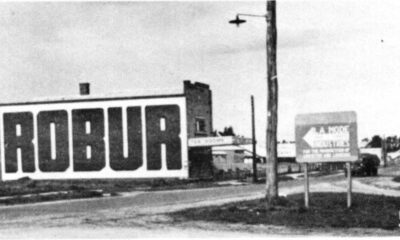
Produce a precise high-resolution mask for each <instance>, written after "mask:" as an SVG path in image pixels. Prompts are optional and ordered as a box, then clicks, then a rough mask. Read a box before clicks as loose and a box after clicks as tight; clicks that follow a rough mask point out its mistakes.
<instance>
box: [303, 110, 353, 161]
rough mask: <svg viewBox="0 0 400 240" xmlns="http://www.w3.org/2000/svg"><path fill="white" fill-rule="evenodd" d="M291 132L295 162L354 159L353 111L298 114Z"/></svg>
mask: <svg viewBox="0 0 400 240" xmlns="http://www.w3.org/2000/svg"><path fill="white" fill-rule="evenodd" d="M295 131H296V133H295V135H296V161H297V162H308V163H312V162H314V163H315V162H349V161H356V160H357V159H358V147H357V142H358V141H357V116H356V113H355V112H353V111H349V112H330V113H313V114H299V115H297V116H296V119H295Z"/></svg>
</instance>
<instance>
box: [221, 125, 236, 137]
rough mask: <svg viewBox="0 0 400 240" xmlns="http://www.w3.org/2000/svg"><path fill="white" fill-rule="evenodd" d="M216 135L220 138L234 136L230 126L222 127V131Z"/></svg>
mask: <svg viewBox="0 0 400 240" xmlns="http://www.w3.org/2000/svg"><path fill="white" fill-rule="evenodd" d="M218 133H219V135H220V136H236V134H235V132H234V131H233V127H232V126H229V127H224V131H222V132H218Z"/></svg>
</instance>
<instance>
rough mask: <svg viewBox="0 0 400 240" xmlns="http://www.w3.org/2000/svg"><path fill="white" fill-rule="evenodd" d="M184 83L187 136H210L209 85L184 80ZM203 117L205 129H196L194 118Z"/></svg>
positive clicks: (210, 95) (211, 127)
mask: <svg viewBox="0 0 400 240" xmlns="http://www.w3.org/2000/svg"><path fill="white" fill-rule="evenodd" d="M183 84H184V94H185V96H186V106H187V108H186V109H187V120H188V121H187V125H188V137H189V138H193V137H207V136H211V134H212V131H213V126H212V92H211V90H210V87H209V86H208V85H207V84H204V83H198V82H195V83H191V82H190V81H188V80H186V81H184V82H183ZM200 119H204V121H205V130H204V131H196V130H197V129H196V120H200Z"/></svg>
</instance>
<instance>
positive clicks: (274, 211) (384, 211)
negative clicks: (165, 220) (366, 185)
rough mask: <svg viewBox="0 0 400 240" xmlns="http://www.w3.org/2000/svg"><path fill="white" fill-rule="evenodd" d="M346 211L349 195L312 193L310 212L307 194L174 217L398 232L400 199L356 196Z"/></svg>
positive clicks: (183, 219)
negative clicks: (306, 200) (273, 203)
mask: <svg viewBox="0 0 400 240" xmlns="http://www.w3.org/2000/svg"><path fill="white" fill-rule="evenodd" d="M352 197H353V198H352V200H353V204H352V207H351V208H350V209H348V208H347V207H346V194H345V193H311V195H310V208H309V209H306V208H304V196H303V194H296V195H290V196H288V197H287V198H286V199H280V201H278V204H276V205H275V206H272V207H271V206H270V207H267V204H266V202H265V200H264V199H261V200H253V201H244V202H239V203H231V204H226V205H223V206H215V207H204V208H196V209H187V210H183V211H179V212H175V213H171V216H173V217H174V219H175V220H176V221H186V220H204V221H218V222H231V223H245V224H269V225H280V226H291V227H308V228H313V227H319V228H323V227H334V228H336V227H337V228H347V227H358V228H383V229H397V228H398V225H399V223H400V221H399V215H398V214H399V210H400V198H395V197H386V196H378V195H366V194H358V193H354V194H353V195H352Z"/></svg>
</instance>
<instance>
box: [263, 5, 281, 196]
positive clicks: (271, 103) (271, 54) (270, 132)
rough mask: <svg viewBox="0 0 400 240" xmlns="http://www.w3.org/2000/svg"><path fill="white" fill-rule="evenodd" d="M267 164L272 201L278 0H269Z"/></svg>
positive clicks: (275, 156) (275, 168)
mask: <svg viewBox="0 0 400 240" xmlns="http://www.w3.org/2000/svg"><path fill="white" fill-rule="evenodd" d="M266 20H267V85H268V96H267V102H268V106H267V164H266V174H267V177H266V178H267V182H266V190H267V191H266V198H267V202H268V203H271V202H272V201H273V200H274V199H277V198H278V197H279V194H278V153H277V127H278V77H277V69H276V45H277V31H276V1H275V0H267V17H266Z"/></svg>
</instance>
